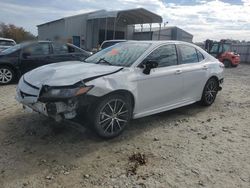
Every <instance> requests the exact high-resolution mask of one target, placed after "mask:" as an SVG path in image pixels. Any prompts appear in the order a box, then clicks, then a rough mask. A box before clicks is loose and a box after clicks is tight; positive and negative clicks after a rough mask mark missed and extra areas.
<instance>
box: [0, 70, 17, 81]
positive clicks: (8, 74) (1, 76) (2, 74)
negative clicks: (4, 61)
mask: <svg viewBox="0 0 250 188" xmlns="http://www.w3.org/2000/svg"><path fill="white" fill-rule="evenodd" d="M15 78H16V75H15V71H14V70H13V69H12V68H10V67H8V66H0V85H7V84H10V83H12V82H13V81H14V80H15Z"/></svg>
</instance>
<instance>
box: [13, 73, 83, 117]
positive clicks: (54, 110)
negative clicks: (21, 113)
mask: <svg viewBox="0 0 250 188" xmlns="http://www.w3.org/2000/svg"><path fill="white" fill-rule="evenodd" d="M40 90H41V89H39V88H38V87H35V86H32V85H30V84H29V83H27V82H26V81H24V79H23V78H21V79H20V81H19V84H18V86H17V90H16V100H17V101H18V102H19V103H21V104H22V105H23V108H24V109H25V110H27V111H35V112H38V113H40V114H43V115H45V116H48V117H52V118H54V119H55V120H56V121H60V120H62V119H73V118H75V117H76V110H77V108H78V100H77V99H68V100H66V101H57V102H41V101H39V95H40Z"/></svg>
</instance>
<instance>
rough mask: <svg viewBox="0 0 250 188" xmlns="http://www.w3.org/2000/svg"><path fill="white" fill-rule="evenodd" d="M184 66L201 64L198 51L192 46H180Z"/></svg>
mask: <svg viewBox="0 0 250 188" xmlns="http://www.w3.org/2000/svg"><path fill="white" fill-rule="evenodd" d="M179 48H180V50H181V57H182V64H189V63H197V62H199V60H198V56H197V53H196V49H195V48H194V47H192V46H187V45H180V46H179Z"/></svg>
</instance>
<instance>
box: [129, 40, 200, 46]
mask: <svg viewBox="0 0 250 188" xmlns="http://www.w3.org/2000/svg"><path fill="white" fill-rule="evenodd" d="M135 42H136V43H149V44H152V45H155V46H157V45H161V44H186V45H192V46H196V45H195V44H193V43H189V42H184V41H178V40H130V41H126V42H125V43H135Z"/></svg>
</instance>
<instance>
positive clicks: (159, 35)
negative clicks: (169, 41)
mask: <svg viewBox="0 0 250 188" xmlns="http://www.w3.org/2000/svg"><path fill="white" fill-rule="evenodd" d="M159 25H160V29H159V34H158V40H160V37H161V23H160V24H159Z"/></svg>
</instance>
